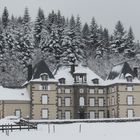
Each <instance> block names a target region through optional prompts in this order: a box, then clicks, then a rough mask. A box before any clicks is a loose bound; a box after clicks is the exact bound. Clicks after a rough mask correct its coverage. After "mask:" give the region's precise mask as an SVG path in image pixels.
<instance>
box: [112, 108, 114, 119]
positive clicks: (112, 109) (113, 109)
mask: <svg viewBox="0 0 140 140" xmlns="http://www.w3.org/2000/svg"><path fill="white" fill-rule="evenodd" d="M112 118H115V110H114V109H112Z"/></svg>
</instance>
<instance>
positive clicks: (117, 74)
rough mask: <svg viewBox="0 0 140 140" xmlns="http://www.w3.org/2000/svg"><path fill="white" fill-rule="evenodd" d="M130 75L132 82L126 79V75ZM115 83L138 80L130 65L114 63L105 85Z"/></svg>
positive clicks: (137, 81) (136, 81) (135, 81)
mask: <svg viewBox="0 0 140 140" xmlns="http://www.w3.org/2000/svg"><path fill="white" fill-rule="evenodd" d="M128 76H131V77H132V78H133V80H132V82H130V81H127V79H126V77H128ZM115 83H139V84H140V80H138V78H137V77H135V72H134V71H133V70H132V69H131V67H130V65H129V64H128V63H127V62H125V63H120V64H118V65H115V66H114V67H113V68H112V70H111V72H110V73H109V76H108V78H107V80H106V85H110V84H115Z"/></svg>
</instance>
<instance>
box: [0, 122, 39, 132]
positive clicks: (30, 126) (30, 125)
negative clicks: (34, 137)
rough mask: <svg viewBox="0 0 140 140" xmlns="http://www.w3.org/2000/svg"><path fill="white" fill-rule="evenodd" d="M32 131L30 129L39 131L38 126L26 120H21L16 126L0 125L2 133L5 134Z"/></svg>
mask: <svg viewBox="0 0 140 140" xmlns="http://www.w3.org/2000/svg"><path fill="white" fill-rule="evenodd" d="M23 129H26V130H28V131H29V130H30V129H37V124H36V123H32V122H28V121H25V120H20V121H19V122H18V123H16V124H6V125H0V131H2V132H4V131H7V130H8V131H11V132H12V131H13V130H23Z"/></svg>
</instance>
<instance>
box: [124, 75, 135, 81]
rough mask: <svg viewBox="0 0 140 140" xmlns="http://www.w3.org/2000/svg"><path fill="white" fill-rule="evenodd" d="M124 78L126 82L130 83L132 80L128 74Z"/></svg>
mask: <svg viewBox="0 0 140 140" xmlns="http://www.w3.org/2000/svg"><path fill="white" fill-rule="evenodd" d="M125 78H126V80H127V82H132V80H133V76H132V75H131V74H129V73H127V74H126V75H125Z"/></svg>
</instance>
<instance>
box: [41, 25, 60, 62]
mask: <svg viewBox="0 0 140 140" xmlns="http://www.w3.org/2000/svg"><path fill="white" fill-rule="evenodd" d="M47 39H48V40H44V41H45V42H42V51H43V52H44V53H47V54H49V56H48V58H49V60H50V61H51V62H52V63H54V64H55V63H57V64H58V63H59V62H60V58H61V54H62V50H61V44H60V43H61V42H60V36H59V34H58V28H57V27H56V25H52V31H51V34H50V36H49V38H47Z"/></svg>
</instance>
